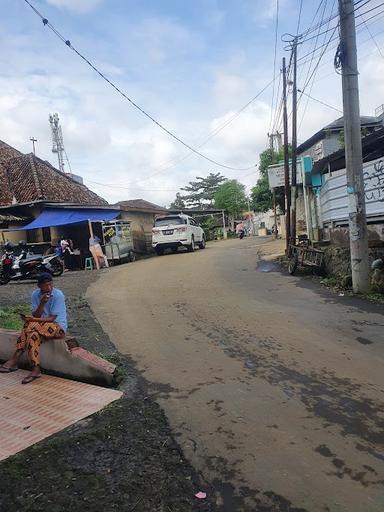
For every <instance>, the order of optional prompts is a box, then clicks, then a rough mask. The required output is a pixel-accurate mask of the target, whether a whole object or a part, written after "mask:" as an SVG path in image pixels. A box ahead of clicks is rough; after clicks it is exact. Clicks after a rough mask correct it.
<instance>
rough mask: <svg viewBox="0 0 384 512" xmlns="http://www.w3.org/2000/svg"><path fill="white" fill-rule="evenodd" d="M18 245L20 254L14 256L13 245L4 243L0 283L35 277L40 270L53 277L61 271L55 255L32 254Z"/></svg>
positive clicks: (59, 261)
mask: <svg viewBox="0 0 384 512" xmlns="http://www.w3.org/2000/svg"><path fill="white" fill-rule="evenodd" d="M19 245H20V244H19ZM20 247H21V252H20V254H19V255H18V256H15V255H14V250H13V246H12V245H11V244H9V243H8V244H6V245H5V253H4V255H3V257H2V259H1V268H0V285H4V284H7V283H9V281H11V280H21V279H37V277H38V275H39V274H41V273H42V272H49V273H50V274H52V276H54V277H58V276H60V275H61V274H62V273H63V271H64V267H63V264H62V262H61V260H60V258H59V257H58V256H57V255H49V256H42V255H40V254H32V253H30V252H28V251H27V248H26V246H25V245H20Z"/></svg>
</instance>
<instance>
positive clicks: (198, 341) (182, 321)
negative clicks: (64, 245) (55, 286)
mask: <svg viewBox="0 0 384 512" xmlns="http://www.w3.org/2000/svg"><path fill="white" fill-rule="evenodd" d="M263 243H265V240H256V239H246V240H243V241H240V240H232V241H226V242H219V243H214V244H211V245H210V246H208V247H207V249H206V250H205V251H196V252H195V253H194V254H176V255H166V256H163V257H159V258H153V259H150V260H143V261H139V262H136V263H135V264H133V265H124V266H121V267H118V268H115V269H113V270H112V271H111V272H110V273H109V274H105V275H103V276H102V277H101V278H100V280H99V281H97V282H96V283H95V284H93V285H92V286H91V288H90V290H89V292H88V299H89V300H90V302H91V306H92V308H93V310H94V311H95V313H96V314H97V316H98V317H99V319H100V321H101V323H102V325H103V327H104V329H105V330H106V331H107V332H108V333H109V335H110V336H111V339H112V340H113V341H114V342H115V343H116V345H117V347H118V349H119V350H120V351H121V352H123V353H125V354H129V355H130V356H131V357H132V358H133V360H134V361H136V363H137V367H138V369H139V370H141V371H142V373H143V375H144V377H145V378H146V379H147V380H148V381H149V382H151V383H152V390H153V393H154V394H156V396H157V400H158V401H159V403H160V404H161V406H162V407H163V408H164V410H165V412H166V415H167V417H168V419H169V422H170V424H171V427H172V428H173V430H174V432H175V433H176V435H178V439H179V442H180V444H181V446H182V448H183V450H184V452H185V454H186V456H187V457H188V458H189V459H190V460H191V461H192V463H193V465H194V466H195V467H196V468H197V469H198V470H200V471H202V472H203V473H204V475H205V476H206V477H207V478H208V479H209V481H210V482H211V483H212V486H213V489H214V490H215V492H216V496H217V504H218V507H219V508H220V510H225V511H230V512H234V511H236V512H237V511H251V510H252V511H254V510H262V511H272V510H273V511H296V512H299V511H309V512H317V511H330V512H347V511H348V512H351V511H356V512H376V511H377V512H379V511H380V512H382V510H383V509H384V493H383V490H384V433H383V432H384V412H383V411H384V407H383V405H384V386H383V384H384V376H383V363H384V357H383V356H384V334H383V333H384V329H383V327H384V315H383V314H382V311H383V306H375V305H369V304H367V303H364V302H360V301H358V300H356V299H353V298H348V297H338V296H335V295H334V294H332V293H331V292H327V291H326V290H322V289H319V288H318V286H317V285H315V284H312V283H311V281H310V280H308V279H307V280H306V279H303V278H301V277H291V276H289V275H285V274H282V273H280V272H279V271H278V269H277V268H274V267H273V266H271V265H270V264H268V265H267V264H264V265H263V264H260V263H258V260H259V259H260V250H261V251H262V250H263V245H262V244H263ZM265 249H266V252H269V253H271V252H274V246H273V245H271V242H270V241H268V242H267V245H265Z"/></svg>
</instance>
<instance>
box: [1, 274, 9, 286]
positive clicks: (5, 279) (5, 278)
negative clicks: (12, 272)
mask: <svg viewBox="0 0 384 512" xmlns="http://www.w3.org/2000/svg"><path fill="white" fill-rule="evenodd" d="M10 280H11V278H10V276H7V275H5V274H3V273H1V274H0V286H1V285H4V284H8V283H9V281H10Z"/></svg>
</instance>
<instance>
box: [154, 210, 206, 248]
mask: <svg viewBox="0 0 384 512" xmlns="http://www.w3.org/2000/svg"><path fill="white" fill-rule="evenodd" d="M196 246H199V247H200V249H205V235H204V231H203V229H202V228H201V227H200V226H199V225H198V224H196V222H195V220H194V219H192V217H189V216H188V215H184V214H182V213H180V214H178V215H166V216H164V217H158V218H157V219H156V220H155V225H154V228H153V229H152V247H153V248H154V249H155V251H156V253H157V254H158V255H159V256H161V255H162V254H164V251H165V249H172V252H177V249H178V248H179V247H186V248H187V249H188V251H189V252H193V251H194V250H195V248H196Z"/></svg>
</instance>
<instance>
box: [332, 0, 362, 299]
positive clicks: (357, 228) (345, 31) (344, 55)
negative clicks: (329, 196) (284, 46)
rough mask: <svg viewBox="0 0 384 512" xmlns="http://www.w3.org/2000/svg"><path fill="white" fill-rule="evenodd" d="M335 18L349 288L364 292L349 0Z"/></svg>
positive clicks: (353, 29) (354, 56)
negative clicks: (337, 43) (338, 46)
mask: <svg viewBox="0 0 384 512" xmlns="http://www.w3.org/2000/svg"><path fill="white" fill-rule="evenodd" d="M339 16H340V58H341V69H342V87H343V111H344V137H345V164H346V170H347V193H348V202H349V244H350V249H351V269H352V285H353V291H354V292H355V293H364V292H367V291H368V290H369V288H370V283H369V262H368V232H367V220H366V215H365V196H364V181H363V158H362V148H361V128H360V106H359V82H358V70H357V50H356V27H355V13H354V4H353V0H339Z"/></svg>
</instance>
